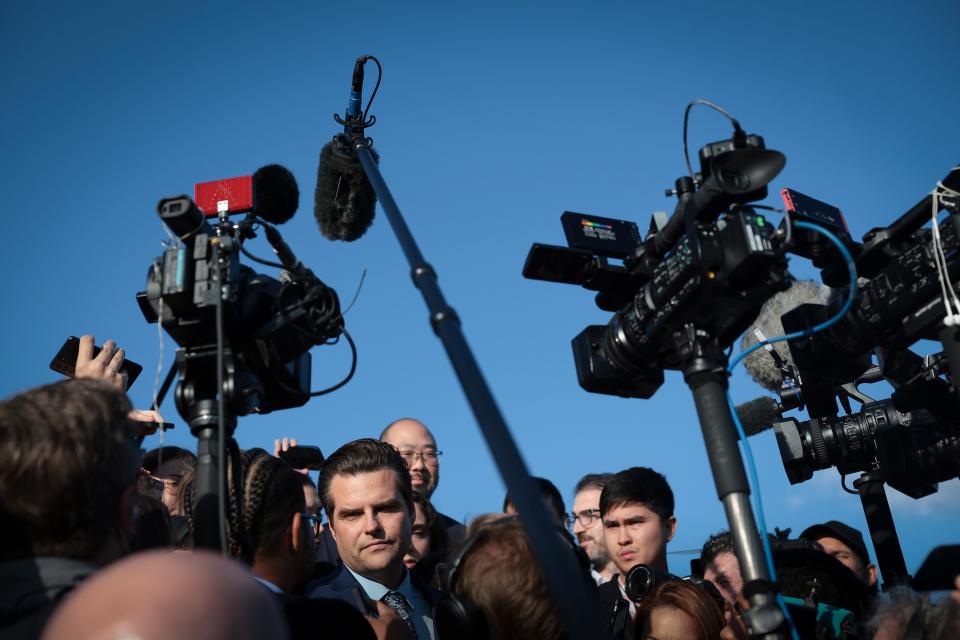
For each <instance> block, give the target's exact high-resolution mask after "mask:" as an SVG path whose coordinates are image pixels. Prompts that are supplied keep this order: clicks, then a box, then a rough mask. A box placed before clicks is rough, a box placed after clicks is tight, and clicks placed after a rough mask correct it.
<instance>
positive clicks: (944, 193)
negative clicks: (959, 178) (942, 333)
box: [930, 167, 960, 327]
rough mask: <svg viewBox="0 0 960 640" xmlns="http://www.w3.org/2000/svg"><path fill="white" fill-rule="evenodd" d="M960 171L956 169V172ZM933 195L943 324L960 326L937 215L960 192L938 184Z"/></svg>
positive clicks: (933, 244)
mask: <svg viewBox="0 0 960 640" xmlns="http://www.w3.org/2000/svg"><path fill="white" fill-rule="evenodd" d="M957 169H960V167H955V168H954V171H956V170H957ZM930 195H931V214H930V220H931V225H932V226H931V248H932V249H933V257H934V261H935V262H936V265H937V279H938V280H939V282H940V292H941V295H942V296H943V306H944V309H945V311H946V315H945V316H944V319H943V323H944V324H945V325H947V326H948V327H953V326H960V297H958V296H957V292H956V290H955V289H954V288H953V283H952V282H951V281H950V275H949V266H948V265H947V258H946V254H945V253H944V251H943V241H942V239H941V237H940V226H939V224H938V223H937V214H938V213H939V212H940V205H941V203H942V201H943V199H944V198H945V197H949V198H958V197H960V192H958V191H954V190H953V189H950V188H949V187H947V186H945V185H944V184H943V182H937V186H936V187H935V188H934V190H933V191H931V192H930Z"/></svg>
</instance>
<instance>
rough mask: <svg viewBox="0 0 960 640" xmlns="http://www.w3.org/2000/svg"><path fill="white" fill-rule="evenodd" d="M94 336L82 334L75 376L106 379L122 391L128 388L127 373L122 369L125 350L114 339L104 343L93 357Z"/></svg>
mask: <svg viewBox="0 0 960 640" xmlns="http://www.w3.org/2000/svg"><path fill="white" fill-rule="evenodd" d="M93 345H94V339H93V336H89V335H87V336H81V337H80V346H79V349H78V351H77V363H76V366H75V369H74V370H75V374H74V375H75V377H77V378H93V379H95V380H106V381H107V382H109V383H110V384H112V385H113V386H115V387H117V388H118V389H120V390H121V391H126V390H127V375H126V373H123V372H121V371H120V366H121V365H122V364H123V358H124V355H125V352H124V350H123V349H120V348H118V347H117V343H116V342H114V341H113V340H107V341H106V342H104V343H103V349H101V351H100V353H99V354H97V357H96V358H94V357H93Z"/></svg>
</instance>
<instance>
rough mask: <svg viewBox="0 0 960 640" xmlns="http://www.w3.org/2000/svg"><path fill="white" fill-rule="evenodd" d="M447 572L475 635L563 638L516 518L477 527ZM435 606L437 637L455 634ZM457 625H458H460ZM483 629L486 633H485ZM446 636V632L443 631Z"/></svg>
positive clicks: (558, 617)
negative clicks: (463, 605)
mask: <svg viewBox="0 0 960 640" xmlns="http://www.w3.org/2000/svg"><path fill="white" fill-rule="evenodd" d="M461 554H462V555H460V556H459V557H456V558H454V564H453V566H451V568H450V572H451V573H450V576H449V578H448V586H449V590H450V592H451V593H453V594H455V596H456V598H457V599H459V600H460V601H463V602H466V603H468V610H469V611H472V612H473V613H472V614H471V620H469V621H463V622H466V623H467V624H468V626H470V627H471V628H472V629H473V630H475V631H476V633H477V637H487V638H490V639H491V640H501V639H502V640H506V639H510V640H551V639H555V638H556V639H559V638H563V637H566V627H565V625H564V624H563V619H562V614H561V612H560V610H559V608H558V607H557V604H556V600H555V599H554V598H553V597H552V596H551V594H550V592H549V591H548V588H547V584H546V580H545V579H544V577H543V572H542V571H541V569H540V566H539V565H538V564H537V561H536V559H535V558H534V555H533V548H532V546H531V544H530V540H529V538H528V537H527V534H526V532H525V531H524V529H523V526H522V525H521V523H520V522H519V520H518V519H517V518H501V519H499V520H494V521H491V522H488V523H487V524H483V525H480V526H479V527H478V528H477V529H476V531H475V532H474V533H473V534H472V535H471V536H470V537H469V538H468V539H467V542H466V543H465V547H464V548H462V549H461ZM445 611H446V608H445V607H443V605H442V604H441V605H438V608H437V612H436V618H435V621H436V624H437V631H438V634H439V637H441V638H446V637H456V635H447V634H448V633H450V632H451V631H453V632H454V633H455V632H456V627H447V628H445V626H444V625H445V623H446V622H447V621H448V620H449V617H448V616H446V615H445ZM458 626H459V625H458ZM481 629H485V630H486V633H484V632H483V631H482V630H481ZM444 632H445V633H444Z"/></svg>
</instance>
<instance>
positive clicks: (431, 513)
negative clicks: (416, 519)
mask: <svg viewBox="0 0 960 640" xmlns="http://www.w3.org/2000/svg"><path fill="white" fill-rule="evenodd" d="M413 501H414V502H415V503H416V504H417V505H419V506H420V508H421V509H422V510H423V517H424V518H426V520H427V530H428V531H429V532H430V551H429V552H430V553H446V550H447V545H448V544H449V538H448V536H447V528H446V527H445V526H443V522H442V521H441V520H440V518H439V517H438V516H437V510H436V509H434V508H433V505H432V504H430V500H429V499H428V498H427V497H426V496H424V495H423V494H421V493H420V492H418V491H414V492H413Z"/></svg>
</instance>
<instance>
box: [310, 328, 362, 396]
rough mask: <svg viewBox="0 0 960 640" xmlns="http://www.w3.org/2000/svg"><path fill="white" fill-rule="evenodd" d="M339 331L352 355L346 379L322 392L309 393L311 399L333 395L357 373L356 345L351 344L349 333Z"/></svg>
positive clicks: (343, 330)
mask: <svg viewBox="0 0 960 640" xmlns="http://www.w3.org/2000/svg"><path fill="white" fill-rule="evenodd" d="M341 331H342V332H343V337H344V338H346V339H347V344H349V345H350V353H351V354H352V355H351V360H350V372H349V373H347V377H346V378H344V379H343V380H341V381H340V382H338V383H337V384H335V385H333V386H332V387H327V388H326V389H323V390H322V391H313V392H311V393H310V397H311V398H316V397H317V396H322V395H326V394H328V393H333V392H334V391H336V390H337V389H340V388H341V387H343V385H345V384H347V383H348V382H350V380H352V379H353V374H354V373H356V372H357V345H355V344H354V343H353V338H351V337H350V333H349V332H348V331H347V330H346V329H341Z"/></svg>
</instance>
